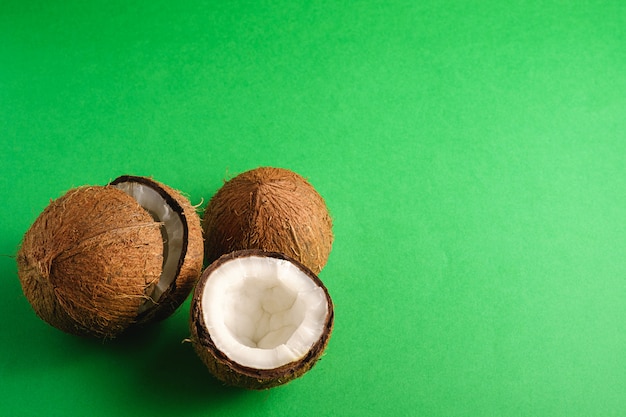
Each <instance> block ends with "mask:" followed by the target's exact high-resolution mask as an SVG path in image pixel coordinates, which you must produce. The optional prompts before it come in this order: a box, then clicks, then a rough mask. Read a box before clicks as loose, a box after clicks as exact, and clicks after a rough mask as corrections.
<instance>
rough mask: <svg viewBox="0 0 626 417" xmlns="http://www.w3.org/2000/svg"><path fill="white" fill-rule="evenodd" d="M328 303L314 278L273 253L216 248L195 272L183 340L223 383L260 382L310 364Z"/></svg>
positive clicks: (321, 340)
mask: <svg viewBox="0 0 626 417" xmlns="http://www.w3.org/2000/svg"><path fill="white" fill-rule="evenodd" d="M333 321H334V311H333V304H332V301H331V298H330V295H329V294H328V291H327V289H326V287H325V286H324V285H323V284H322V282H321V281H320V280H319V278H318V277H317V276H316V275H315V274H314V273H313V272H312V271H311V270H310V269H309V268H307V267H306V266H304V265H302V264H301V263H300V262H298V261H296V260H294V259H292V258H290V257H288V256H285V255H283V254H279V253H275V252H264V251H261V250H242V251H235V252H231V253H229V254H226V255H223V256H222V257H220V258H219V259H218V260H216V261H215V262H213V263H212V264H211V265H210V266H209V267H208V268H207V269H206V270H205V271H204V273H203V274H202V276H201V277H200V280H199V281H198V284H197V286H196V289H195V290H194V294H193V297H192V301H191V316H190V330H191V341H192V343H193V346H194V348H195V351H196V353H197V354H198V356H199V357H200V358H201V360H202V361H203V362H204V364H205V365H206V366H207V368H208V369H209V371H210V372H211V373H212V374H213V375H214V376H215V377H217V378H218V379H219V380H221V381H223V382H224V383H226V384H228V385H233V386H238V387H243V388H248V389H257V390H260V389H266V388H272V387H275V386H278V385H282V384H285V383H287V382H289V381H292V380H293V379H295V378H297V377H300V376H302V375H303V374H304V373H305V372H307V371H308V370H310V369H311V368H312V367H313V365H314V364H315V363H316V362H317V361H318V359H319V358H320V356H321V355H322V353H323V352H324V350H325V348H326V346H327V344H328V341H329V338H330V335H331V332H332V328H333Z"/></svg>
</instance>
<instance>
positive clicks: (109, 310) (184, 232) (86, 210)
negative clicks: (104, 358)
mask: <svg viewBox="0 0 626 417" xmlns="http://www.w3.org/2000/svg"><path fill="white" fill-rule="evenodd" d="M202 258H203V241H202V230H201V226H200V220H199V217H198V216H197V214H196V212H195V210H194V208H193V207H192V206H191V204H190V203H189V201H188V200H187V199H186V198H185V197H184V196H182V195H181V194H180V193H179V192H177V191H175V190H172V189H171V188H169V187H167V186H165V185H163V184H160V183H158V182H156V181H154V180H152V179H149V178H144V177H131V176H123V177H120V178H118V179H116V180H115V181H113V182H112V183H111V184H109V185H107V186H86V187H79V188H75V189H72V190H70V191H68V192H67V193H66V194H64V195H63V196H61V197H60V198H58V199H57V200H54V201H52V202H51V203H50V205H49V206H48V207H46V209H45V210H44V211H43V212H42V213H41V214H40V215H39V217H38V218H37V219H36V220H35V222H34V223H33V225H32V226H31V227H30V228H29V230H28V231H27V232H26V234H25V235H24V239H23V241H22V244H21V247H20V249H19V251H18V255H17V264H18V275H19V278H20V282H21V284H22V289H23V291H24V295H25V296H26V298H27V299H28V301H29V302H30V304H31V305H32V307H33V309H34V310H35V312H36V313H37V315H38V316H39V317H41V318H42V319H43V320H45V321H46V322H48V323H49V324H51V325H52V326H54V327H57V328H59V329H61V330H63V331H65V332H68V333H72V334H77V335H82V336H94V337H99V338H113V337H116V336H118V335H119V334H120V333H122V332H124V331H126V330H127V329H128V328H130V327H132V326H134V325H139V324H146V323H149V322H153V321H156V320H160V319H164V318H165V317H167V316H169V315H170V314H171V313H172V312H174V310H176V308H177V307H178V306H179V305H180V304H181V303H182V302H183V301H184V299H185V298H186V297H187V296H188V295H189V293H190V292H191V289H192V287H193V285H194V284H195V282H196V281H197V279H198V277H199V275H200V271H201V268H202Z"/></svg>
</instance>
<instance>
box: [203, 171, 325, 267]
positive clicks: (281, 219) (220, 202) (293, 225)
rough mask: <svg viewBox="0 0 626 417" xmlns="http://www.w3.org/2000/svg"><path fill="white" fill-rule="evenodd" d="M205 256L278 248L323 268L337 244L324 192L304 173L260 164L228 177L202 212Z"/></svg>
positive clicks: (278, 250) (279, 250)
mask: <svg viewBox="0 0 626 417" xmlns="http://www.w3.org/2000/svg"><path fill="white" fill-rule="evenodd" d="M203 228H204V235H205V252H206V261H207V263H211V262H213V261H215V260H216V259H217V258H219V257H220V256H221V255H223V254H226V253H229V252H232V251H235V250H243V249H261V250H264V251H269V252H279V253H283V254H285V255H288V256H290V257H291V258H294V259H296V260H297V261H299V262H301V263H302V264H304V265H305V266H307V267H308V268H310V269H311V270H312V271H313V272H314V273H316V274H317V273H319V272H320V271H321V270H322V268H323V267H324V265H326V262H327V261H328V256H329V254H330V251H331V247H332V243H333V232H332V219H331V216H330V214H329V211H328V208H327V206H326V203H325V201H324V199H323V198H322V196H321V195H320V194H319V193H318V192H317V191H316V190H315V188H314V187H313V186H312V185H311V184H310V183H309V182H308V181H307V180H306V179H305V178H303V177H302V176H300V175H299V174H296V173H295V172H293V171H290V170H288V169H284V168H272V167H261V168H256V169H253V170H250V171H247V172H244V173H242V174H240V175H238V176H236V177H234V178H232V179H231V180H229V181H227V182H226V183H225V184H224V185H223V186H222V187H221V188H220V190H219V191H218V192H217V193H216V194H215V195H214V196H213V198H212V199H211V200H210V202H209V204H208V205H207V207H206V209H205V212H204V215H203Z"/></svg>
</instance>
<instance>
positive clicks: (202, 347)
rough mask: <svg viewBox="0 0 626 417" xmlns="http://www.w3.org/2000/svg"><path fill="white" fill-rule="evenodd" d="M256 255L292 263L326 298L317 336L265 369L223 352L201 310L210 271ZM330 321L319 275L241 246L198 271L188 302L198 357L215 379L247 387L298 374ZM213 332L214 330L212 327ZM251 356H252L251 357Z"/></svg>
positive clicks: (314, 357) (319, 347) (315, 355)
mask: <svg viewBox="0 0 626 417" xmlns="http://www.w3.org/2000/svg"><path fill="white" fill-rule="evenodd" d="M251 257H259V258H262V259H273V260H276V261H278V262H286V263H289V264H291V265H292V266H294V267H295V268H296V269H297V271H299V272H298V274H304V275H305V276H306V277H307V279H310V280H311V281H312V282H313V283H314V285H315V287H316V288H317V289H320V290H321V291H323V294H324V299H325V301H326V309H325V311H326V313H325V316H324V318H323V325H322V328H321V330H320V333H319V337H318V338H317V339H316V340H315V341H314V342H313V343H312V345H311V346H310V347H309V348H308V349H307V351H306V352H305V353H304V354H303V355H302V356H301V357H299V358H296V359H294V360H291V361H289V362H288V363H285V364H283V365H280V366H276V367H273V368H269V369H259V368H255V367H252V366H247V365H242V364H241V363H239V362H237V361H236V360H234V359H233V358H232V357H231V356H229V355H228V354H226V353H225V352H223V351H222V350H221V349H220V348H219V347H218V343H216V341H215V339H214V337H215V336H212V335H211V332H210V330H209V326H207V322H206V320H205V313H204V311H203V304H204V301H203V297H205V291H206V290H205V287H206V285H207V283H208V282H209V281H210V280H211V277H212V274H214V273H215V272H216V271H217V270H219V269H220V268H222V267H223V266H224V265H225V264H226V263H228V262H230V261H237V260H239V259H246V258H251ZM333 323H334V309H333V305H332V301H331V298H330V295H329V294H328V290H327V289H326V288H325V286H324V285H323V283H322V282H321V281H320V280H319V278H318V277H317V276H316V275H315V274H314V273H313V272H312V271H311V270H310V269H308V268H307V267H305V266H304V265H302V264H301V263H299V262H298V261H296V260H294V259H292V258H290V257H288V256H285V255H283V254H279V253H273V252H264V251H260V250H242V251H236V252H232V253H230V254H227V255H224V256H222V257H220V258H219V259H218V260H217V261H215V262H214V263H212V264H211V265H210V266H209V267H208V268H207V269H206V270H205V271H204V273H203V274H202V277H201V278H200V281H199V282H198V285H197V287H196V289H195V291H194V296H193V298H192V302H191V314H190V330H191V341H192V343H193V345H194V349H195V351H196V353H197V354H198V356H199V357H200V359H201V360H202V361H203V362H204V364H205V365H206V366H207V368H208V369H209V371H210V372H211V373H212V374H213V375H214V376H215V377H216V378H218V379H219V380H221V381H222V382H225V383H227V384H229V385H233V386H238V387H243V388H248V389H256V390H261V389H267V388H272V387H275V386H279V385H282V384H285V383H287V382H290V381H292V380H293V379H295V378H298V377H300V376H302V375H303V374H304V373H306V372H307V371H309V370H310V369H311V368H312V367H313V366H314V365H315V363H317V361H318V360H319V358H320V357H321V356H322V354H323V352H324V350H325V348H326V346H327V344H328V341H329V339H330V335H331V333H332V329H333ZM213 332H216V330H215V328H214V330H213ZM253 360H254V359H253Z"/></svg>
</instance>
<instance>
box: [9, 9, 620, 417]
mask: <svg viewBox="0 0 626 417" xmlns="http://www.w3.org/2000/svg"><path fill="white" fill-rule="evenodd" d="M0 145H1V153H0V193H1V194H0V201H1V202H2V204H0V233H1V239H0V294H1V295H0V297H1V298H0V415H6V416H42V415H46V416H72V415H76V416H78V415H81V416H112V415H118V416H126V415H152V416H160V415H185V416H234V415H248V416H266V415H267V416H283V415H285V416H287V415H298V416H380V415H387V416H623V415H625V413H626V222H625V219H626V3H624V2H623V1H622V0H615V1H611V0H609V1H597V2H595V1H565V0H563V1H530V0H527V1H524V0H513V1H452V0H438V1H433V0H425V1H415V0H410V1H400V0H392V1H322V0H313V1H307V2H304V1H264V0H257V1H249V2H245V1H233V2H227V1H221V2H220V1H212V2H211V1H204V2H203V1H186V0H179V1H172V2H166V1H146V0H139V1H132V2H127V1H121V0H110V1H104V0H95V1H88V2H85V1H75V0H71V1H63V2H51V1H49V2H44V1H33V0H20V1H16V0H9V1H7V0H3V1H0ZM263 165H272V166H281V167H285V168H290V169H292V170H294V171H296V172H298V173H300V174H302V175H303V176H305V177H306V178H308V179H309V180H310V182H311V183H312V184H313V185H314V186H315V187H316V188H317V189H318V191H319V192H320V193H321V194H322V195H323V196H324V197H325V199H326V201H327V204H328V206H329V208H330V210H331V212H332V215H333V218H334V231H335V235H336V236H335V244H334V246H333V251H332V253H331V257H330V260H329V263H328V266H327V267H326V268H325V269H324V270H323V271H322V273H321V274H320V278H322V280H323V281H324V282H325V283H326V285H327V286H328V288H329V291H330V293H331V295H332V297H333V300H334V303H335V305H336V324H335V331H334V334H333V337H332V339H331V342H330V344H329V347H328V350H327V352H326V355H325V356H324V357H323V359H322V360H321V361H320V362H319V363H318V364H317V365H316V366H315V367H314V368H313V370H312V371H311V372H309V373H308V374H306V375H305V376H304V377H303V378H301V379H299V380H296V381H294V382H292V383H291V384H288V385H286V386H282V387H279V388H276V389H273V390H269V391H263V392H248V391H242V390H238V389H232V388H226V387H223V386H221V385H220V384H219V383H217V382H216V381H215V380H214V379H213V378H212V377H211V376H210V375H209V374H208V372H207V371H206V370H205V369H204V368H203V366H202V364H201V363H200V362H199V360H198V359H197V358H196V356H195V354H194V353H193V351H192V348H191V346H190V345H189V344H188V343H181V341H182V340H183V339H184V338H186V337H187V336H188V335H189V331H188V328H187V315H188V307H189V302H188V301H187V302H186V303H185V304H184V305H183V307H182V308H181V309H180V310H179V311H178V312H177V313H176V314H175V315H174V316H173V317H171V318H170V319H168V320H167V321H165V322H163V323H161V324H159V325H157V326H154V327H151V328H149V329H146V330H145V331H142V332H139V333H137V334H133V335H129V336H127V337H124V338H122V339H119V340H114V341H107V342H104V343H103V342H100V341H92V340H87V339H81V338H77V337H73V336H69V335H66V334H63V333H61V332H60V331H57V330H56V329H53V328H51V327H49V326H48V325H46V324H45V323H44V322H42V321H40V320H39V319H38V318H37V317H36V316H35V314H34V313H33V311H32V309H31V307H30V305H29V304H28V302H27V301H26V299H25V298H24V296H23V295H22V292H21V287H20V284H19V281H18V279H17V275H16V265H15V259H14V254H15V252H16V248H17V246H18V245H19V242H20V240H21V238H22V236H23V234H24V233H25V231H26V230H27V229H28V227H29V226H30V224H31V223H32V222H33V221H34V219H35V218H36V216H37V215H38V214H39V213H40V212H41V210H43V208H44V207H45V206H46V205H47V204H48V202H49V201H50V199H54V198H57V197H59V196H60V195H61V194H63V193H64V192H65V191H66V190H68V189H69V188H72V187H74V186H79V185H83V184H105V183H107V182H108V181H110V180H112V179H113V178H115V177H117V176H119V175H121V174H134V175H146V176H153V177H154V178H155V179H157V180H159V181H162V182H165V183H166V184H168V185H170V186H172V187H175V188H178V189H180V190H183V191H184V192H185V193H186V194H187V195H189V197H190V199H191V201H192V203H194V204H200V203H202V204H206V202H207V201H208V200H209V199H210V198H211V196H212V195H213V194H214V193H215V192H216V191H217V189H218V188H219V187H220V185H221V184H222V183H223V180H224V179H228V178H231V177H232V176H234V175H236V174H238V173H240V172H242V171H245V170H248V169H250V168H254V167H257V166H263Z"/></svg>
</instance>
